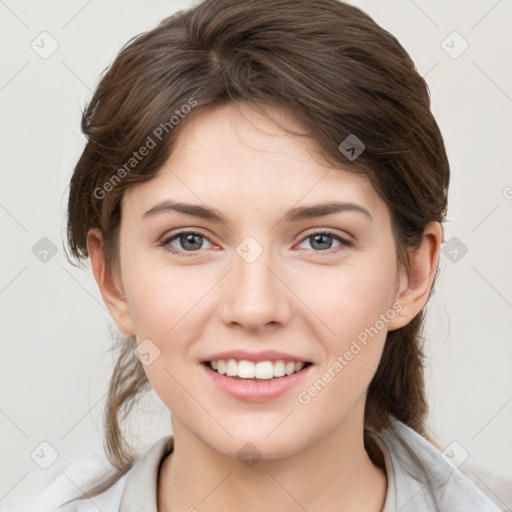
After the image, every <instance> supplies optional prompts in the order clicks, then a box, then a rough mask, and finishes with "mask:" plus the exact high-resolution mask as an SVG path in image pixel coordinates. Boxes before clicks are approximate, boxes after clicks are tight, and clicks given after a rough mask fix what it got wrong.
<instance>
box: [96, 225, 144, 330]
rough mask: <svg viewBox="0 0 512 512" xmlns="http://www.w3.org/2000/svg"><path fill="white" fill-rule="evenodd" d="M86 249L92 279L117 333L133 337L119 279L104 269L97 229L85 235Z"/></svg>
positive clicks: (101, 239) (128, 312)
mask: <svg viewBox="0 0 512 512" xmlns="http://www.w3.org/2000/svg"><path fill="white" fill-rule="evenodd" d="M87 249H88V251H89V257H90V259H91V265H92V271H93V274H94V278H95V279H96V282H97V283H98V286H99V288H100V291H101V295H102V297H103V301H104V302H105V305H106V306H107V308H108V310H109V312H110V314H111V315H112V318H113V319H114V321H115V323H116V325H117V328H118V329H119V331H120V332H121V333H122V334H124V335H126V336H134V335H135V331H134V329H133V324H132V319H131V316H130V310H129V308H128V302H127V301H126V299H125V298H124V292H123V288H122V284H121V282H120V279H118V278H117V276H113V275H112V272H110V271H109V269H107V268H106V267H105V257H104V253H103V236H102V234H101V231H100V230H99V229H96V228H93V229H90V230H89V232H88V233H87Z"/></svg>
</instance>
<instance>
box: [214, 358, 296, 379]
mask: <svg viewBox="0 0 512 512" xmlns="http://www.w3.org/2000/svg"><path fill="white" fill-rule="evenodd" d="M210 363H211V365H212V368H213V369H214V370H216V371H217V373H220V374H221V375H226V376H227V377H240V378H241V379H255V378H256V379H266V380H269V379H273V378H274V377H284V376H285V375H291V374H292V373H296V372H298V371H300V370H302V368H304V363H302V362H300V363H294V362H293V361H288V362H285V361H282V360H280V361H259V362H258V363H253V362H252V361H246V360H245V359H242V360H241V361H236V360H235V359H227V360H226V359H219V360H217V361H210Z"/></svg>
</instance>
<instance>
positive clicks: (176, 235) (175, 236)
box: [161, 228, 354, 252]
mask: <svg viewBox="0 0 512 512" xmlns="http://www.w3.org/2000/svg"><path fill="white" fill-rule="evenodd" d="M185 234H194V235H200V236H201V237H203V238H205V239H206V240H208V241H209V242H210V243H212V244H214V243H215V242H214V240H213V239H212V237H210V236H209V235H206V234H204V233H202V232H201V230H199V229H198V228H195V229H181V230H179V231H176V232H174V233H171V234H166V235H164V236H163V237H162V239H161V242H162V243H163V244H170V241H171V239H173V240H172V241H174V240H177V239H178V238H179V237H180V236H181V235H185ZM318 234H325V235H327V236H330V237H332V238H334V239H336V238H339V239H341V240H342V241H344V242H345V243H346V244H347V245H353V244H354V242H353V240H352V238H353V237H352V236H351V235H349V234H348V233H347V234H340V233H338V232H336V231H333V230H332V228H323V229H322V228H314V230H313V231H309V232H306V233H304V234H303V235H302V237H301V238H300V239H299V240H298V242H297V243H301V242H303V241H304V240H306V239H308V238H310V237H312V236H314V235H318ZM347 235H348V236H347ZM183 252H194V251H183Z"/></svg>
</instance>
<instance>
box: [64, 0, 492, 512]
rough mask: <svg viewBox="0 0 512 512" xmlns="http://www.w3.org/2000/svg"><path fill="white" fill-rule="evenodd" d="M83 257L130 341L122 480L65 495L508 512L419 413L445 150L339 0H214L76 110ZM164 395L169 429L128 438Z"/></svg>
mask: <svg viewBox="0 0 512 512" xmlns="http://www.w3.org/2000/svg"><path fill="white" fill-rule="evenodd" d="M82 129H83V131H84V133H85V134H86V136H87V139H88V141H87V145H86V147H85V149H84V152H83V154H82V156H81V158H80V160H79V162H78V164H77V166H76V168H75V170H74V174H73V177H72V180H71V184H70V196H69V209H68V242H69V248H70V252H71V255H72V257H74V258H76V259H77V260H78V261H82V260H86V259H87V258H88V257H90V259H91V264H92V269H93V272H94V276H95V279H96V281H97V283H98V286H99V288H100V290H101V293H102V296H103V299H104V301H105V304H106V306H107V307H108V309H109V311H110V313H111V315H112V317H113V319H114V321H115V323H116V325H117V327H118V329H119V331H120V333H122V335H123V337H122V338H121V343H120V354H119V358H118V361H117V364H116V366H115V368H114V372H113V376H112V380H111V385H110V392H109V396H108V403H107V408H106V417H105V425H106V448H107V455H108V457H109V460H110V462H111V463H112V465H113V467H114V468H115V470H116V473H115V474H113V475H110V476H109V477H108V478H103V479H100V480H99V481H98V485H97V486H94V488H91V489H82V490H84V491H85V492H84V494H83V495H82V496H80V497H76V499H72V500H68V501H67V502H66V504H63V506H62V507H61V508H59V510H64V511H84V510H97V509H98V508H100V509H101V510H104V511H107V510H120V511H121V512H129V511H136V510H137V511H140V510H144V511H145V512H154V511H158V512H168V511H173V512H174V511H177V510H183V511H185V510H188V511H195V510H198V511H212V512H216V511H220V510H223V511H225V510H228V511H232V510H233V511H235V510H244V511H260V510H279V511H295V510H307V511H308V512H314V511H319V510H322V511H340V510H343V511H352V510H354V511H355V510H357V511H365V512H377V511H384V512H390V511H395V510H401V511H413V510H414V511H417V510H424V511H427V510H428V511H431V510H449V511H451V512H453V511H469V510H472V511H473V510H479V511H496V510H499V509H498V508H497V507H496V506H495V505H494V504H493V503H492V502H491V501H490V500H489V499H488V498H487V497H486V496H484V495H483V494H482V493H481V492H480V491H479V490H478V489H477V488H476V487H475V486H474V485H473V484H472V482H470V481H469V480H468V479H466V478H465V477H464V476H463V475H462V474H461V473H460V471H458V470H457V469H455V468H454V467H453V465H450V463H449V461H446V460H445V459H446V457H442V456H441V452H440V447H436V446H434V444H433V442H434V440H433V439H431V438H430V437H429V436H428V433H427V431H426V427H425V418H426V414H427V401H426V398H425V389H424V380H423V369H422V368H423V355H422V346H421V339H420V333H421V329H422V325H423V311H424V306H425V304H426V303H427V300H428V298H429V296H430V294H431V292H432V289H433V286H434V283H435V278H436V275H437V262H438V257H439V248H440V244H441V242H442V240H443V230H442V222H443V221H444V219H445V214H446V209H447V191H448V184H449V174H450V173H449V163H448V160H447V156H446V152H445V148H444V144H443V139H442V135H441V133H440V130H439V127H438V125H437V123H436V121H435V119H434V117H433V115H432V113H431V110H430V99H429V92H428V88H427V85H426V83H425V81H424V79H423V78H422V77H421V76H420V75H419V74H418V72H417V71H416V69H415V66H414V64H413V62H412V60H411V58H410V57H409V55H408V54H407V52H406V51H405V50H404V49H403V48H402V46H401V45H400V44H399V43H398V42H397V40H396V39H395V38H394V37H393V36H392V35H391V34H389V33H388V32H386V31H385V30H383V29H382V28H381V27H379V26H378V25H377V24H376V23H375V22H374V21H373V20H372V19H371V18H370V17H369V16H367V15H366V14H364V13H363V12H362V11H360V10H359V9H357V8H355V7H352V6H350V5H348V4H345V3H342V2H339V1H337V0H318V1H315V2H311V1H309V0H295V1H291V0H261V1H258V2H247V1H242V0H211V1H207V2H203V3H200V4H198V5H197V6H195V7H193V8H191V9H189V10H184V11H180V12H179V13H177V14H175V15H173V16H171V17H170V18H168V19H165V20H163V21H162V22H161V23H160V25H159V26H158V27H156V28H155V29H153V30H151V31H149V32H147V33H144V34H141V35H140V36H138V37H136V38H134V39H133V40H132V41H130V42H129V43H128V44H127V45H126V46H125V47H124V48H123V49H122V51H121V52H120V53H119V55H118V56H117V58H116V59H115V61H114V63H113V64H112V66H111V67H110V69H109V70H108V71H107V72H106V74H105V75H104V76H103V78H102V80H101V82H100V84H99V86H98V87H97V89H96V91H95V93H94V96H93V98H92V100H91V101H90V103H89V105H88V107H87V108H86V110H85V112H84V115H83V122H82ZM150 387H151V388H153V389H154V390H155V392H156V393H157V394H158V396H159V397H160V398H161V399H162V401H163V403H164V404H165V405H166V406H167V407H168V409H169V411H170V412H171V419H172V427H173V435H172V436H171V435H169V436H167V437H165V438H163V439H161V440H160V441H158V442H157V443H156V444H155V445H154V446H153V447H152V448H151V449H150V450H149V451H148V452H147V453H146V454H143V455H140V456H137V455H134V454H133V453H132V452H131V450H130V446H129V444H128V443H127V441H126V439H124V437H123V435H122V431H121V426H122V421H123V420H124V419H125V417H126V415H127V413H128V412H129V411H130V409H131V407H132V406H133V404H134V403H135V401H136V399H137V398H139V397H140V396H142V394H143V393H144V392H145V391H147V390H148V389H149V388H150Z"/></svg>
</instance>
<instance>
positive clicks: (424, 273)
mask: <svg viewBox="0 0 512 512" xmlns="http://www.w3.org/2000/svg"><path fill="white" fill-rule="evenodd" d="M442 237H443V230H442V227H441V224H439V222H430V223H429V224H427V226H426V227H425V230H424V232H423V239H422V241H421V244H420V246H419V247H417V248H416V249H413V250H411V251H409V259H410V262H411V268H410V271H409V272H408V273H406V271H405V270H402V271H401V273H400V278H399V285H398V287H397V293H396V296H395V301H396V302H399V303H400V304H401V306H402V309H401V310H400V312H399V313H398V314H397V315H396V316H395V317H394V318H393V319H392V320H390V322H389V323H388V330H389V331H393V330H395V329H399V328H400V327H403V326H404V325H407V324H408V323H409V322H410V321H411V320H412V319H413V318H414V317H415V316H416V315H417V314H418V313H419V312H420V311H421V309H422V308H423V306H424V305H425V304H426V302H427V300H428V297H429V293H430V289H431V288H432V282H433V280H434V275H435V271H436V268H437V263H438V260H439V250H440V247H441V241H442Z"/></svg>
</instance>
